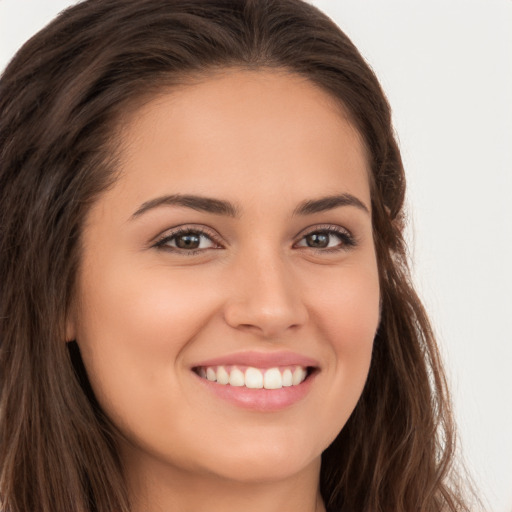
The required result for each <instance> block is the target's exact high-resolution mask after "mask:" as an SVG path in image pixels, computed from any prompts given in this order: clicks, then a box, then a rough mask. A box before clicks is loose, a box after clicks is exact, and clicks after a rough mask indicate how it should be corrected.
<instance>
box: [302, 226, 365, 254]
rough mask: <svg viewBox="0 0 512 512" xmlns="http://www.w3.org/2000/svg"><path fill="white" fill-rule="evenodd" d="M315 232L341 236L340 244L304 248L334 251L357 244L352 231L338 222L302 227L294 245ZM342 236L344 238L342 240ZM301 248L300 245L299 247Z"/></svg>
mask: <svg viewBox="0 0 512 512" xmlns="http://www.w3.org/2000/svg"><path fill="white" fill-rule="evenodd" d="M317 232H324V233H331V234H335V235H338V236H339V237H340V238H342V242H343V243H342V244H341V246H340V247H329V248H327V247H325V248H315V247H304V248H305V249H311V250H314V251H319V252H324V253H325V252H336V251H342V250H347V249H349V248H350V247H354V246H356V245H357V239H356V237H355V236H354V235H353V234H352V232H351V231H350V230H349V229H347V228H345V227H343V226H340V225H338V224H315V225H313V226H309V227H307V228H305V229H303V230H302V231H301V232H300V233H299V234H298V235H297V237H296V241H295V242H294V246H296V245H297V244H298V243H299V242H300V241H302V240H303V239H304V238H305V237H306V236H308V235H311V234H313V233H317ZM343 238H344V240H343ZM301 248H302V247H301Z"/></svg>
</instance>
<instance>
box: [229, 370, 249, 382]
mask: <svg viewBox="0 0 512 512" xmlns="http://www.w3.org/2000/svg"><path fill="white" fill-rule="evenodd" d="M229 384H230V385H231V386H243V385H244V384H245V379H244V374H243V373H242V372H241V371H240V370H239V369H238V368H233V369H232V370H231V373H230V374H229Z"/></svg>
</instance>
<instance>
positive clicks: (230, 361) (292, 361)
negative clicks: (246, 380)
mask: <svg viewBox="0 0 512 512" xmlns="http://www.w3.org/2000/svg"><path fill="white" fill-rule="evenodd" d="M223 365H226V366H227V365H233V366H235V365H240V366H251V367H255V368H274V367H276V366H303V367H308V366H310V367H311V366H313V367H316V368H318V366H319V364H318V361H315V360H314V359H312V358H310V357H307V356H303V355H301V354H296V353H294V352H284V351H281V352H257V351H245V352H235V353H232V354H227V355H224V356H219V357H215V358H213V359H208V360H205V361H201V362H199V363H198V364H195V365H194V366H193V367H194V368H198V367H201V366H203V367H208V366H223Z"/></svg>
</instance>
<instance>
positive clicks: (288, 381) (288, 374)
mask: <svg viewBox="0 0 512 512" xmlns="http://www.w3.org/2000/svg"><path fill="white" fill-rule="evenodd" d="M292 378H293V376H292V371H291V370H290V369H289V368H286V370H285V371H284V372H283V386H291V385H292V384H293V380H292Z"/></svg>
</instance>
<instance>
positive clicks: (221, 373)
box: [217, 366, 229, 384]
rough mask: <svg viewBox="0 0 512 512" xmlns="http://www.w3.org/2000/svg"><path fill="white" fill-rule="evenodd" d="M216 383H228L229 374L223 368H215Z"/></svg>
mask: <svg viewBox="0 0 512 512" xmlns="http://www.w3.org/2000/svg"><path fill="white" fill-rule="evenodd" d="M217 382H218V383H219V384H227V383H228V382H229V373H228V372H227V371H226V369H225V368H224V366H219V367H218V368H217Z"/></svg>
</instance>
